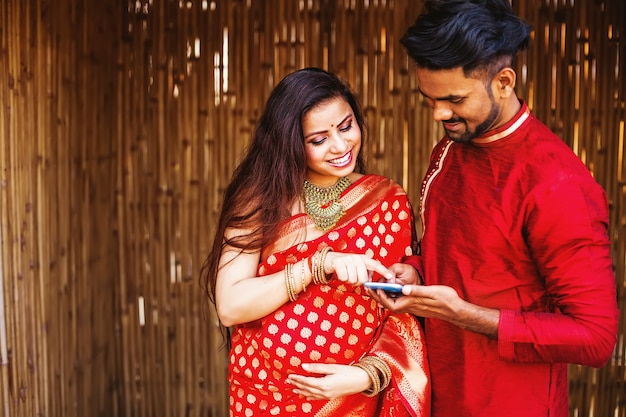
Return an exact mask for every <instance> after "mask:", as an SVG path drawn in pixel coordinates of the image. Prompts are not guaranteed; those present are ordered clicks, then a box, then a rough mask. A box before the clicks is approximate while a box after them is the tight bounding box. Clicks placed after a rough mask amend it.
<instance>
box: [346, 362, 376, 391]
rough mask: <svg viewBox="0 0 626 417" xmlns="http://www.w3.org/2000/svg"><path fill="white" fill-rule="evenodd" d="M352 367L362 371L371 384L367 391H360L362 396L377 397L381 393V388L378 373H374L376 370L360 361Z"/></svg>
mask: <svg viewBox="0 0 626 417" xmlns="http://www.w3.org/2000/svg"><path fill="white" fill-rule="evenodd" d="M353 366H356V367H357V368H361V369H363V370H364V371H365V373H366V374H367V376H369V378H370V381H371V382H372V385H371V386H370V387H369V388H368V389H366V390H364V391H362V394H363V395H365V396H366V397H373V396H375V395H377V394H378V393H379V392H380V391H381V387H380V378H379V377H378V372H376V368H374V366H372V365H370V364H368V363H363V362H361V361H359V362H357V363H355V364H354V365H353Z"/></svg>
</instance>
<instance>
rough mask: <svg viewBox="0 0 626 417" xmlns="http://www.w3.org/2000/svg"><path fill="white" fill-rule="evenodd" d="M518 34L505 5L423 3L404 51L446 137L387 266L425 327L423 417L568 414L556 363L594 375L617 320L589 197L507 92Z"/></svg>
mask: <svg viewBox="0 0 626 417" xmlns="http://www.w3.org/2000/svg"><path fill="white" fill-rule="evenodd" d="M529 32H530V28H529V26H528V25H527V24H526V23H525V22H524V21H522V20H521V19H519V18H518V17H517V16H515V15H514V13H513V11H512V8H511V6H510V4H509V2H508V1H507V0H472V1H467V0H448V1H446V0H430V1H428V0H427V1H426V4H425V6H424V11H423V12H422V14H421V15H420V16H419V17H418V18H417V20H416V21H415V23H414V25H413V26H411V27H410V28H409V29H408V30H407V32H406V34H405V35H404V37H403V39H402V40H401V42H402V44H403V45H404V46H405V48H406V49H407V52H408V54H409V55H410V57H411V58H412V59H413V60H414V61H415V63H416V64H417V68H416V71H417V73H416V75H417V81H418V86H419V91H420V94H422V96H423V97H424V98H425V99H426V101H427V103H428V104H429V106H430V107H431V108H432V109H433V117H434V119H435V120H437V121H441V122H442V124H443V127H444V129H445V132H446V134H445V136H444V137H443V139H442V140H441V141H440V142H439V143H438V144H437V146H436V147H435V148H434V150H433V153H432V156H431V162H430V167H429V169H428V171H427V174H426V176H425V178H424V182H423V186H422V190H421V191H422V193H421V199H420V215H421V219H422V224H423V236H422V240H421V254H420V256H418V257H415V258H413V259H411V260H410V261H407V263H411V265H413V267H409V266H408V265H406V264H399V265H394V266H393V267H392V269H394V270H395V271H396V273H397V274H398V275H397V276H398V278H397V280H398V281H400V282H402V283H417V282H419V280H418V278H417V277H416V269H417V270H419V271H420V274H421V277H423V283H424V285H423V286H422V285H405V286H404V288H403V294H404V297H400V298H397V299H392V298H389V297H387V296H385V295H384V294H383V293H382V291H380V290H379V291H378V292H377V293H374V292H371V290H370V293H371V294H372V296H373V297H374V298H375V299H376V300H378V301H379V302H380V303H381V304H382V305H383V306H384V307H386V308H388V309H390V310H392V311H395V312H410V313H413V314H415V315H417V316H422V317H424V318H425V337H426V345H427V353H428V357H429V363H430V367H431V377H432V390H433V404H432V415H433V417H472V416H487V417H492V416H505V417H514V416H524V417H532V416H550V417H554V416H559V417H561V416H562V417H566V416H567V415H568V400H567V394H568V380H567V364H568V363H576V364H582V365H587V366H593V367H601V366H603V365H604V364H605V363H606V362H607V360H608V359H609V358H610V357H611V354H612V352H613V348H614V346H615V343H616V334H617V321H618V310H617V302H616V291H615V280H614V275H613V269H612V262H611V257H610V248H609V245H610V242H609V238H608V234H607V226H608V209H607V200H606V196H605V193H604V191H603V190H602V188H601V187H600V186H599V185H598V184H597V183H596V182H595V180H594V179H593V178H592V176H591V175H590V173H589V172H588V170H587V168H586V167H585V166H584V165H583V164H582V162H581V161H580V159H578V158H577V157H576V155H575V154H574V153H573V152H572V151H571V150H570V149H569V148H568V147H567V146H566V145H565V143H564V142H563V141H562V140H561V139H560V138H558V137H557V136H556V135H555V134H554V133H553V132H551V131H550V130H549V129H548V128H547V127H546V126H545V125H543V124H542V123H541V122H539V121H538V120H537V119H536V118H535V117H534V116H533V115H532V113H531V112H530V111H529V109H528V107H527V105H526V103H525V102H524V101H522V100H520V99H519V98H518V97H517V96H516V94H515V91H514V87H515V82H516V73H515V71H514V69H513V66H514V59H515V56H516V53H517V51H518V50H519V49H522V48H524V47H526V44H527V42H528V37H529Z"/></svg>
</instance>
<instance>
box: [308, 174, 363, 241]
mask: <svg viewBox="0 0 626 417" xmlns="http://www.w3.org/2000/svg"><path fill="white" fill-rule="evenodd" d="M350 184H352V181H350V179H349V178H348V177H343V178H340V179H339V181H337V182H336V183H335V184H334V185H331V186H330V187H318V186H317V185H315V184H312V183H311V182H309V180H307V179H305V180H304V210H305V211H306V214H308V215H309V217H311V219H312V220H313V223H315V226H316V227H317V228H318V229H320V230H322V231H324V232H325V231H327V230H328V229H330V228H331V227H333V226H334V225H336V224H337V222H338V221H339V219H340V218H341V216H343V215H344V214H346V212H345V211H344V210H343V206H342V205H341V203H339V196H340V195H341V193H342V192H343V191H344V190H345V189H346V188H348V187H349V186H350Z"/></svg>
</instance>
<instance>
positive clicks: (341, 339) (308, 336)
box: [229, 175, 430, 417]
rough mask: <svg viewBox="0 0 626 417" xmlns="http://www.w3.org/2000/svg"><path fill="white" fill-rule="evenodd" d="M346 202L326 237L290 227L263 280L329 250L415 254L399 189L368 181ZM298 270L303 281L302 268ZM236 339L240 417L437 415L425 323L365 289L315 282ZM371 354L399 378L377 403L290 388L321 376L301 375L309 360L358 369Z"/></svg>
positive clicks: (385, 259)
mask: <svg viewBox="0 0 626 417" xmlns="http://www.w3.org/2000/svg"><path fill="white" fill-rule="evenodd" d="M340 199H341V204H342V205H343V207H344V210H345V212H346V214H345V215H344V216H343V217H342V218H341V219H340V220H339V222H338V223H337V225H336V226H335V227H334V228H332V229H330V230H329V231H328V232H326V233H325V234H324V235H322V236H320V237H319V238H315V239H313V240H308V241H307V240H306V235H307V232H313V231H314V227H315V226H314V224H313V223H312V221H311V220H310V218H309V217H308V216H306V215H305V214H299V215H296V216H294V217H292V218H290V219H288V220H287V221H285V222H284V223H283V224H282V225H281V230H280V233H279V237H278V239H277V240H276V242H274V244H272V245H270V246H268V247H267V248H264V249H263V251H262V253H261V262H260V264H259V268H258V273H259V276H263V275H267V274H271V273H275V272H277V271H282V270H284V268H285V265H286V264H287V263H296V262H298V261H299V260H301V259H304V258H307V257H309V256H312V255H313V254H314V253H315V252H316V251H317V250H319V249H321V248H324V247H325V246H330V247H332V249H333V250H334V251H337V252H352V253H361V254H367V255H368V256H370V257H372V258H374V259H377V260H379V261H380V262H381V263H382V264H383V265H385V266H389V265H391V264H393V263H396V262H400V261H401V260H402V259H403V258H404V257H405V256H409V255H411V254H412V253H413V251H412V246H413V244H414V228H413V212H412V209H411V205H410V202H409V200H408V198H407V196H406V194H405V192H404V190H403V189H402V188H401V187H400V186H398V185H397V184H395V183H394V182H393V181H391V180H389V179H387V178H384V177H380V176H377V175H366V176H364V177H362V178H360V179H359V180H357V181H356V182H355V183H354V184H352V185H351V186H350V187H349V188H348V189H347V190H345V191H344V192H343V193H342V195H341V197H340ZM296 242H299V243H296ZM293 273H294V277H296V278H297V277H299V274H300V271H296V270H295V269H294V271H293ZM376 279H377V278H376V277H374V280H376ZM231 342H232V343H231V351H230V366H229V383H230V414H231V416H233V417H239V416H315V417H339V416H341V417H345V416H359V417H367V416H372V417H373V416H428V415H430V378H429V372H428V367H427V358H426V352H425V350H424V343H423V334H422V330H421V327H420V325H419V323H418V322H417V320H416V319H415V317H413V316H411V315H409V314H396V315H392V314H389V313H388V312H387V311H386V310H383V309H382V308H381V307H379V306H378V304H377V303H376V301H374V300H373V299H372V298H371V297H369V296H368V295H367V292H366V291H365V289H364V287H363V286H362V285H356V286H353V285H350V284H346V283H343V282H340V281H338V280H330V282H329V283H328V284H323V285H315V284H313V283H311V284H310V285H308V286H307V288H306V291H304V292H302V293H300V294H299V296H298V298H297V299H296V300H295V301H293V302H287V303H286V304H284V305H283V306H281V307H280V308H279V309H277V310H276V311H275V312H274V313H272V314H270V315H268V316H266V317H264V318H262V319H260V320H257V321H255V322H252V323H247V324H245V325H239V326H237V327H236V328H235V329H234V331H233V334H232V339H231ZM366 355H376V356H378V357H380V358H382V359H384V360H385V361H386V362H387V363H388V364H389V367H390V369H391V371H392V381H391V383H390V384H389V386H388V387H387V388H386V389H385V390H383V391H381V392H380V393H379V394H378V395H376V396H374V397H367V396H365V395H363V394H360V393H359V394H353V395H348V396H345V397H342V398H338V399H335V400H330V401H326V400H307V399H306V398H304V397H302V396H300V395H296V394H294V393H293V388H294V387H293V386H291V385H289V384H287V383H286V382H285V381H286V379H287V376H288V375H289V374H291V373H295V374H301V375H313V374H308V373H307V372H305V371H304V370H303V369H302V368H301V364H302V363H306V362H322V363H335V364H346V365H350V364H353V363H355V362H357V361H359V359H361V358H362V357H364V356H366Z"/></svg>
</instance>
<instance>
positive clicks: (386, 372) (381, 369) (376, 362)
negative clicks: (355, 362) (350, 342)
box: [359, 356, 391, 391]
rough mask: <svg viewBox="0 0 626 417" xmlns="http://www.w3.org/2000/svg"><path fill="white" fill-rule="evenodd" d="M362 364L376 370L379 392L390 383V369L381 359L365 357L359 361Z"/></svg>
mask: <svg viewBox="0 0 626 417" xmlns="http://www.w3.org/2000/svg"><path fill="white" fill-rule="evenodd" d="M359 362H360V363H362V364H366V365H370V366H372V367H374V368H375V369H376V371H377V372H376V373H377V375H378V376H379V378H380V389H381V391H382V390H384V389H385V388H387V386H388V385H389V383H390V382H391V368H389V365H387V362H385V361H384V360H383V359H381V358H379V357H378V356H365V357H363V358H362V359H361V360H360V361H359Z"/></svg>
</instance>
